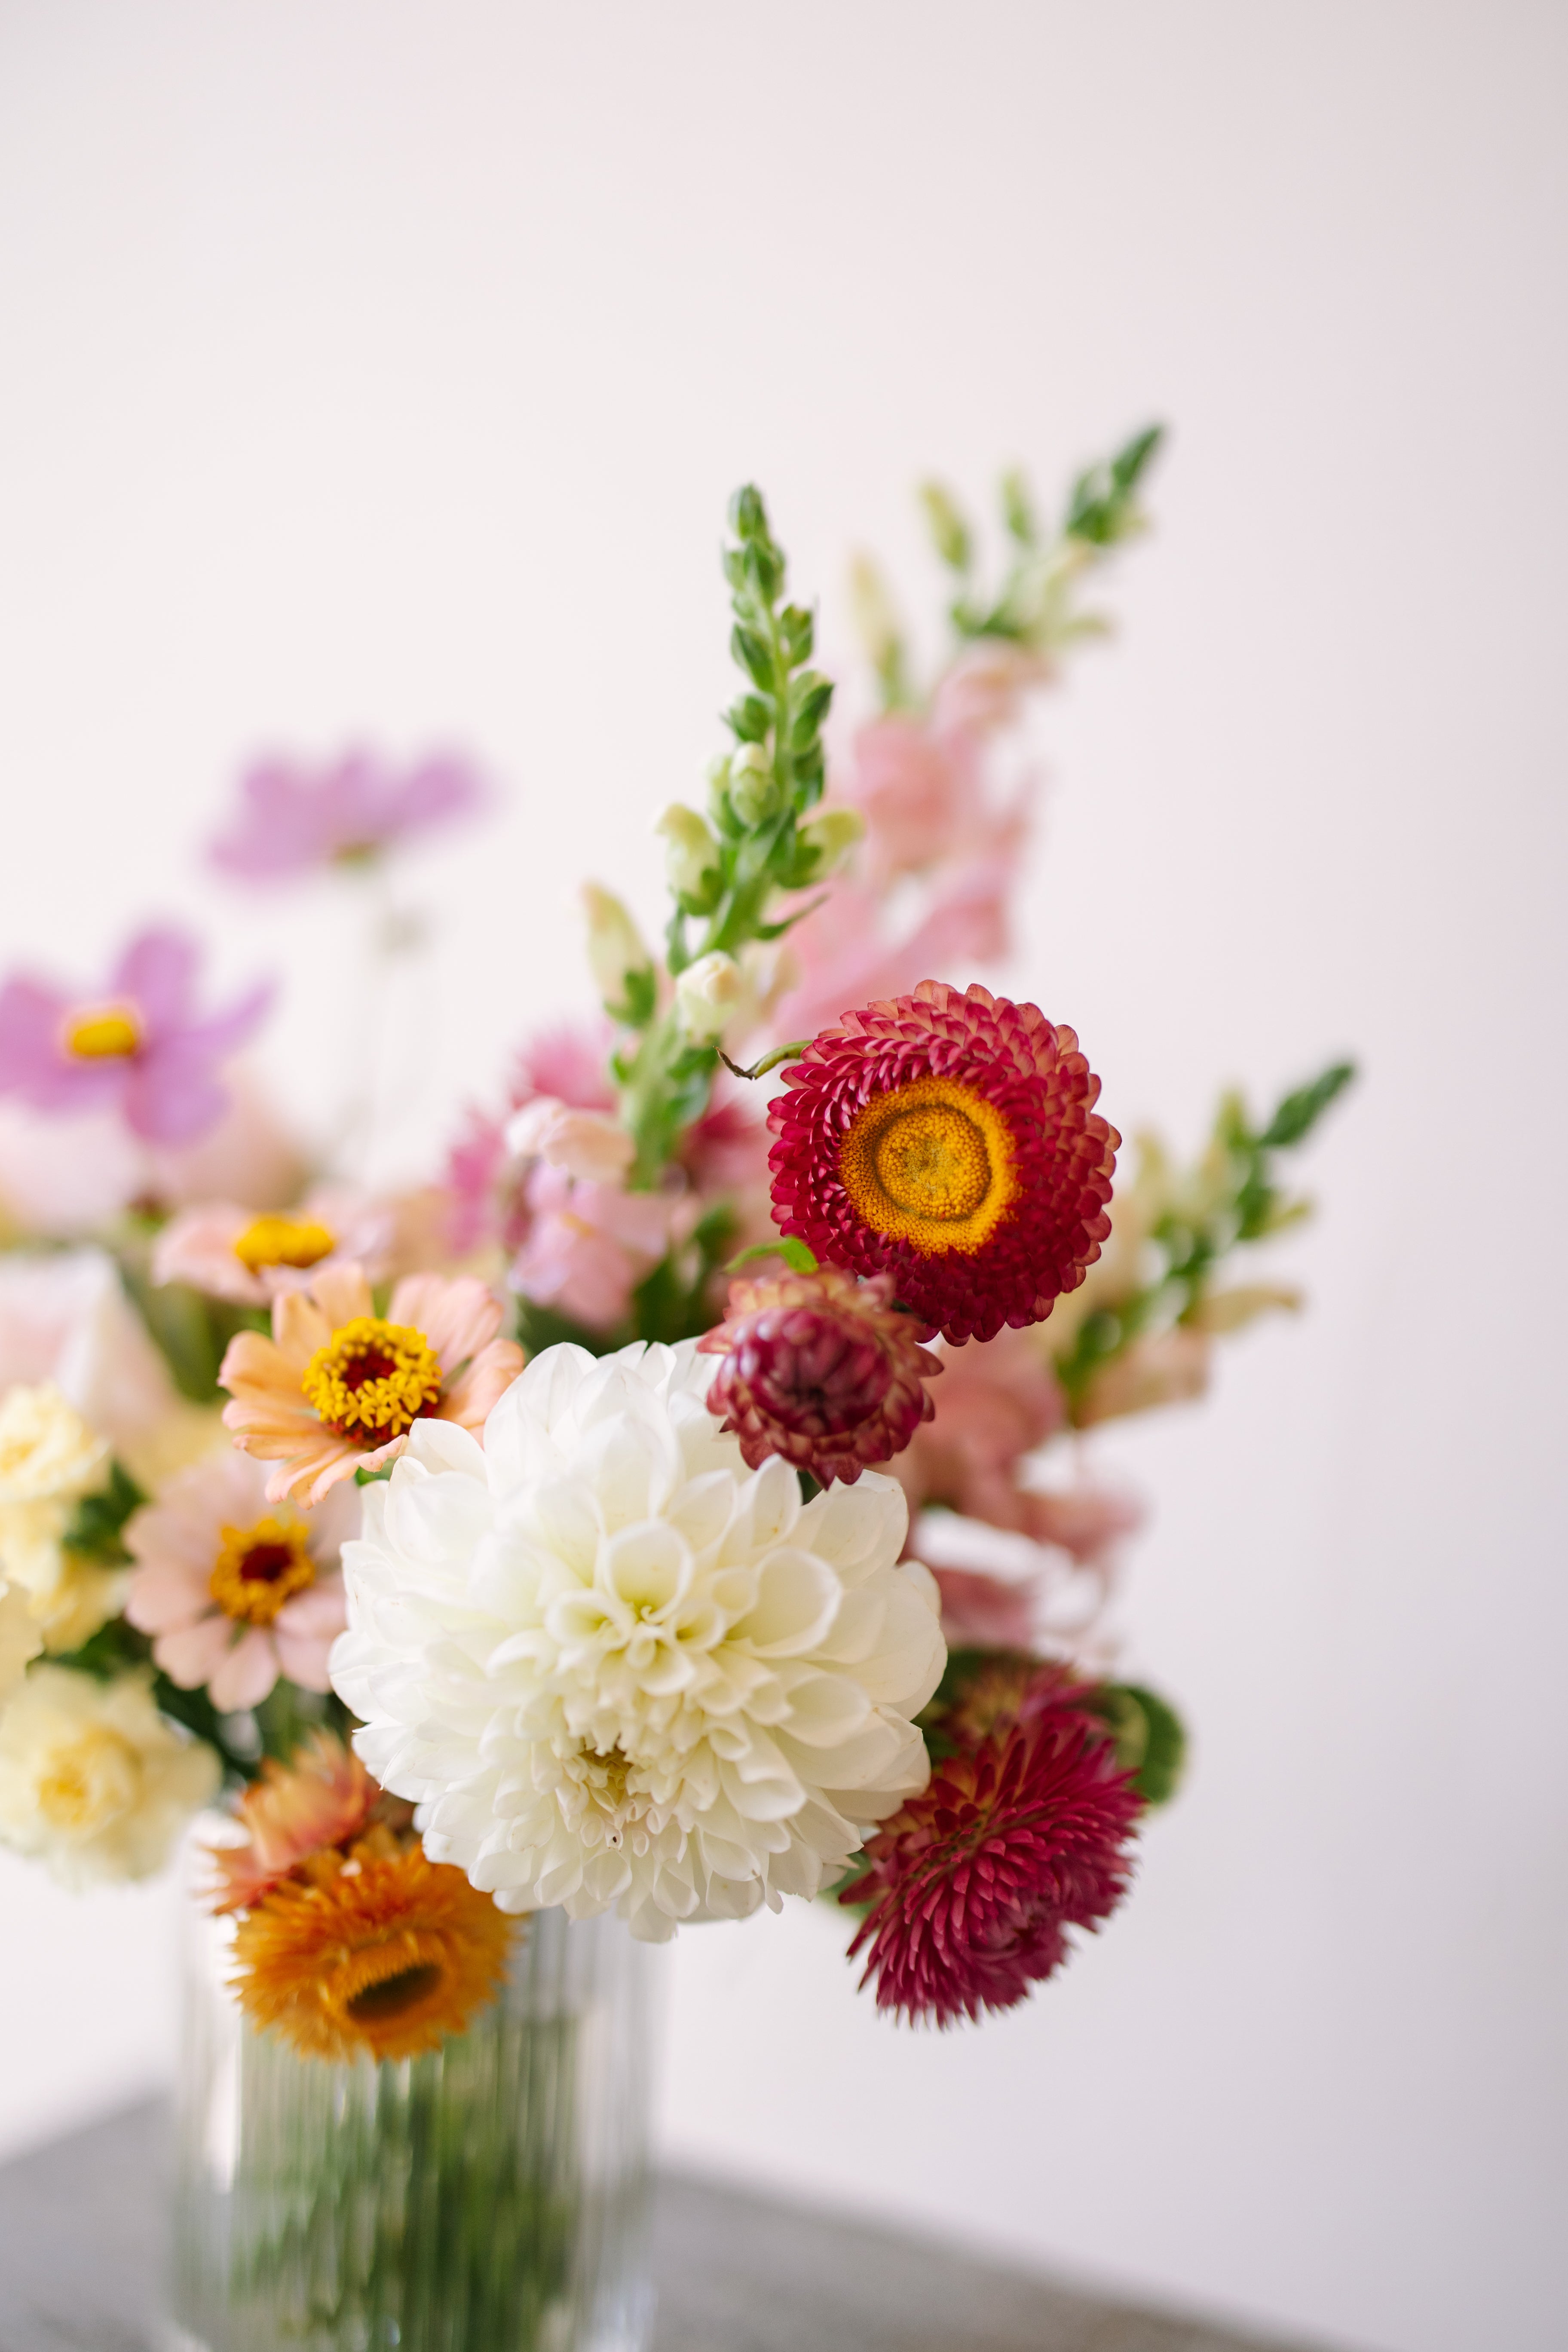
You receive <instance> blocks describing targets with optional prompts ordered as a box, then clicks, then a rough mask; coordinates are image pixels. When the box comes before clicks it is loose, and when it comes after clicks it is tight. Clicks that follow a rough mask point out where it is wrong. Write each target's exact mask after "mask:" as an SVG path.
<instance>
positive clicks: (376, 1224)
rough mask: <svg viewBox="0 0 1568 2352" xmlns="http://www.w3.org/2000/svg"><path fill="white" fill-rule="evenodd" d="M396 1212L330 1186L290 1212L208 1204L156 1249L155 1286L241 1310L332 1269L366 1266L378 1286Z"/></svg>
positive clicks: (386, 1268) (168, 1228)
mask: <svg viewBox="0 0 1568 2352" xmlns="http://www.w3.org/2000/svg"><path fill="white" fill-rule="evenodd" d="M396 1235H397V1213H396V1209H395V1205H394V1203H393V1202H390V1201H377V1200H374V1199H372V1198H371V1197H370V1196H369V1195H368V1194H367V1193H363V1192H354V1191H353V1190H352V1189H351V1188H350V1187H348V1186H347V1185H333V1184H325V1185H321V1186H318V1187H317V1189H316V1190H315V1191H314V1192H310V1193H308V1194H307V1195H306V1197H305V1199H304V1200H303V1201H301V1202H300V1204H299V1206H298V1207H297V1208H293V1209H290V1210H289V1211H288V1212H287V1213H279V1212H277V1211H270V1210H269V1211H267V1212H265V1213H263V1214H262V1215H260V1216H258V1215H257V1213H256V1212H255V1210H254V1209H247V1208H241V1207H240V1206H239V1205H238V1204H237V1202H233V1201H208V1202H204V1203H203V1204H202V1206H200V1207H199V1208H195V1209H186V1210H184V1212H183V1213H181V1214H180V1215H179V1216H177V1217H173V1218H171V1219H170V1221H169V1223H167V1224H166V1225H165V1226H164V1228H163V1232H162V1233H161V1234H159V1236H158V1239H157V1241H156V1243H155V1244H154V1245H153V1281H154V1282H155V1283H165V1282H184V1283H188V1284H189V1285H190V1286H191V1288H192V1289H193V1290H205V1292H206V1293H207V1295H208V1296H209V1297H213V1298H227V1299H230V1300H232V1301H233V1303H234V1304H235V1305H236V1306H237V1307H267V1306H269V1305H270V1303H271V1301H272V1300H273V1299H274V1298H276V1297H277V1296H278V1294H279V1291H282V1290H305V1289H308V1288H309V1286H310V1283H311V1281H312V1280H313V1279H314V1277H315V1276H316V1274H317V1273H318V1272H319V1271H320V1270H321V1268H322V1267H325V1266H330V1265H350V1264H353V1263H355V1262H357V1263H358V1264H359V1265H363V1268H364V1271H365V1274H366V1276H367V1277H368V1278H369V1280H370V1281H372V1282H383V1281H384V1280H385V1279H386V1276H387V1275H388V1273H389V1272H390V1270H391V1265H392V1258H393V1252H394V1248H395V1242H396Z"/></svg>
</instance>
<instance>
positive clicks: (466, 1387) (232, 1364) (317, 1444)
mask: <svg viewBox="0 0 1568 2352" xmlns="http://www.w3.org/2000/svg"><path fill="white" fill-rule="evenodd" d="M502 1312H503V1309H502V1307H501V1304H500V1300H499V1299H498V1298H496V1297H493V1296H492V1295H491V1293H490V1292H489V1290H488V1289H487V1288H486V1286H485V1285H484V1284H483V1283H482V1282H479V1281H476V1280H475V1279H474V1277H473V1276H471V1275H469V1276H462V1277H460V1278H459V1279H458V1280H457V1281H447V1279H445V1278H444V1277H443V1276H440V1275H436V1274H413V1275H409V1276H406V1277H405V1280H403V1281H402V1282H400V1283H399V1284H398V1286H397V1287H396V1289H395V1291H394V1292H393V1294H392V1298H391V1302H390V1304H389V1306H388V1308H387V1311H386V1313H385V1315H384V1316H381V1315H377V1313H376V1312H375V1302H374V1298H373V1297H372V1295H371V1287H370V1284H369V1282H368V1281H367V1280H366V1278H365V1275H364V1271H363V1267H361V1266H359V1265H334V1266H323V1267H322V1268H321V1272H320V1273H319V1274H317V1275H316V1276H314V1278H313V1279H312V1281H311V1282H310V1286H309V1287H308V1288H307V1289H303V1290H295V1291H288V1292H286V1293H285V1294H284V1295H283V1296H282V1297H279V1298H277V1299H275V1300H274V1301H273V1306H272V1337H271V1338H270V1339H266V1338H264V1337H263V1335H262V1334H261V1333H260V1332H258V1331H241V1332H240V1333H239V1334H238V1336H237V1338H236V1339H231V1340H230V1342H229V1346H228V1350H227V1353H226V1355H225V1357H224V1360H223V1365H222V1368H221V1370H220V1371H219V1373H218V1378H219V1380H220V1381H222V1382H223V1385H224V1387H225V1388H226V1389H227V1390H228V1391H229V1395H230V1398H231V1399H232V1402H230V1403H228V1404H226V1406H225V1407H224V1415H223V1417H224V1420H225V1422H226V1423H227V1425H228V1427H229V1428H230V1429H232V1430H233V1432H234V1434H235V1443H236V1444H237V1445H238V1446H240V1447H241V1448H242V1449H243V1450H244V1452H246V1453H247V1454H255V1455H257V1456H258V1459H260V1460H262V1461H264V1462H277V1463H279V1464H280V1465H282V1466H281V1467H280V1468H279V1469H278V1470H275V1471H274V1472H273V1474H272V1475H271V1477H270V1478H269V1479H268V1482H267V1493H268V1499H269V1500H270V1501H272V1502H282V1501H286V1500H287V1501H291V1502H296V1503H303V1504H311V1503H319V1502H320V1501H321V1496H323V1495H324V1494H325V1493H326V1491H327V1489H328V1487H329V1486H333V1485H335V1483H336V1482H337V1480H338V1479H340V1478H348V1477H352V1476H353V1473H354V1472H355V1471H356V1470H358V1469H360V1468H362V1467H363V1468H365V1469H375V1468H377V1467H379V1466H380V1465H382V1464H383V1463H387V1462H391V1461H392V1460H394V1459H395V1456H396V1455H397V1454H401V1453H402V1451H403V1449H404V1447H405V1444H407V1442H408V1433H409V1431H410V1429H412V1427H413V1426H414V1423H415V1422H416V1421H418V1420H421V1419H423V1418H425V1417H426V1415H434V1416H435V1417H436V1418H437V1420H440V1421H455V1422H457V1423H459V1424H460V1425H461V1426H462V1427H463V1428H465V1429H469V1430H472V1431H473V1432H474V1433H475V1435H476V1436H477V1435H478V1434H479V1432H480V1430H481V1429H482V1428H483V1426H484V1423H485V1420H486V1417H487V1415H488V1414H489V1411H490V1408H491V1406H492V1405H494V1404H495V1403H496V1402H497V1401H498V1400H499V1399H500V1396H501V1395H502V1394H503V1393H504V1392H505V1391H506V1390H507V1389H509V1388H510V1386H511V1383H512V1381H514V1380H515V1379H516V1378H517V1376H518V1374H519V1372H521V1370H522V1350H521V1348H520V1347H518V1346H517V1344H516V1342H515V1341H513V1340H510V1339H499V1338H498V1337H497V1333H498V1332H499V1331H500V1322H501V1315H502Z"/></svg>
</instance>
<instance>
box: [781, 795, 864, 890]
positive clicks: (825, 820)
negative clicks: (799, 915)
mask: <svg viewBox="0 0 1568 2352" xmlns="http://www.w3.org/2000/svg"><path fill="white" fill-rule="evenodd" d="M796 837H797V839H798V840H799V842H800V845H801V846H802V848H803V849H805V850H807V851H809V852H810V854H811V855H812V856H814V857H815V858H816V865H815V866H813V868H812V876H811V878H812V880H813V881H814V882H825V881H826V879H827V877H828V876H829V875H830V874H836V873H837V870H838V868H839V867H840V866H842V865H843V863H844V861H845V859H846V858H847V856H848V855H849V853H850V851H851V850H852V849H855V848H858V846H859V845H860V843H861V842H862V841H864V840H865V838H866V820H865V818H864V817H863V816H862V815H861V814H860V812H859V810H858V809H852V808H830V809H824V810H823V811H822V813H821V814H820V815H819V816H814V817H812V818H810V819H809V820H808V822H807V823H806V824H803V825H802V826H801V827H800V830H799V833H798V835H797V836H796Z"/></svg>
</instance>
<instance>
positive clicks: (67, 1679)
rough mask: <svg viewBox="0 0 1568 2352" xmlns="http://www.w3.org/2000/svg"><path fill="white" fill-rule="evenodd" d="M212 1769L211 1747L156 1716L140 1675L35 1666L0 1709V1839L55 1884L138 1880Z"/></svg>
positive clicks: (212, 1789)
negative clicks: (39, 1865) (108, 1676)
mask: <svg viewBox="0 0 1568 2352" xmlns="http://www.w3.org/2000/svg"><path fill="white" fill-rule="evenodd" d="M220 1778H221V1773H220V1769H219V1765H218V1759H217V1756H216V1752H215V1751H214V1750H213V1749H212V1748H209V1747H207V1746H206V1745H205V1742H204V1741H202V1740H199V1739H192V1738H188V1737H187V1736H186V1735H185V1734H184V1733H182V1732H179V1731H176V1730H175V1729H174V1727H173V1725H171V1724H169V1723H166V1722H165V1721H164V1719H163V1717H162V1716H161V1715H160V1714H159V1712H158V1710H157V1707H156V1706H154V1704H153V1693H152V1685H151V1677H150V1676H149V1675H146V1674H142V1673H136V1674H128V1675H119V1676H118V1677H117V1678H116V1679H115V1680H114V1681H113V1682H109V1683H103V1682H100V1681H98V1680H97V1678H96V1677H95V1676H93V1675H83V1674H73V1673H72V1672H71V1671H70V1670H69V1669H68V1668H67V1667H63V1666H38V1667H35V1669H34V1671H33V1672H32V1673H31V1674H30V1675H28V1676H27V1679H26V1682H25V1683H24V1684H23V1685H22V1687H21V1689H20V1690H19V1691H18V1692H17V1693H16V1696H15V1697H14V1698H13V1699H12V1701H11V1703H10V1705H9V1706H7V1707H6V1708H5V1713H4V1714H3V1715H0V1842H3V1843H5V1844H6V1845H9V1846H11V1847H13V1848H15V1850H16V1852H17V1853H24V1854H28V1855H31V1856H34V1857H36V1858H37V1859H38V1860H41V1861H43V1862H45V1863H47V1865H48V1867H49V1869H50V1870H51V1871H52V1872H53V1874H54V1875H55V1876H56V1877H57V1878H58V1879H59V1880H60V1881H61V1882H62V1884H63V1885H67V1886H71V1887H83V1886H89V1885H98V1884H101V1883H103V1882H105V1881H113V1880H123V1879H131V1878H149V1877H151V1876H152V1875H153V1873H154V1872H155V1871H157V1870H161V1869H162V1868H163V1864H164V1863H165V1862H166V1861H167V1859H168V1857H169V1854H170V1852H171V1850H172V1849H173V1846H174V1842H175V1840H176V1839H177V1837H178V1836H179V1834H180V1832H181V1831H182V1830H183V1829H184V1826H185V1823H186V1822H188V1821H189V1820H190V1819H191V1817H192V1815H193V1814H195V1813H196V1812H198V1811H200V1809H201V1808H202V1806H203V1805H205V1804H206V1803H208V1802H210V1801H211V1800H212V1798H213V1797H214V1796H216V1793H217V1787H218V1782H219V1780H220Z"/></svg>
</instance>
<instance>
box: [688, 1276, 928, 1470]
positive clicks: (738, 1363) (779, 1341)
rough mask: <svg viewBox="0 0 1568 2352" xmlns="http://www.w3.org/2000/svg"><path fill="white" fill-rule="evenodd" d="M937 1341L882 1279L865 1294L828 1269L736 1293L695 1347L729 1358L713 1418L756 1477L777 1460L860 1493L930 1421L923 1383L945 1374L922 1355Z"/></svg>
mask: <svg viewBox="0 0 1568 2352" xmlns="http://www.w3.org/2000/svg"><path fill="white" fill-rule="evenodd" d="M930 1337H931V1333H930V1332H929V1331H928V1330H927V1329H926V1328H925V1326H924V1325H923V1324H921V1323H917V1322H915V1320H914V1319H913V1318H912V1317H911V1316H908V1315H900V1312H899V1310H898V1308H897V1307H895V1306H894V1305H893V1286H892V1282H891V1279H890V1278H889V1276H887V1275H885V1274H883V1275H875V1276H873V1277H872V1279H871V1280H870V1281H869V1282H857V1281H856V1279H855V1277H854V1276H853V1275H848V1274H843V1273H841V1272H840V1271H839V1269H838V1268H837V1266H833V1265H826V1266H821V1267H819V1268H818V1270H817V1271H816V1273H815V1274H784V1275H773V1276H768V1277H767V1278H766V1279H765V1280H763V1281H759V1282H733V1283H731V1286H730V1304H729V1307H728V1310H727V1312H726V1314H725V1317H724V1320H723V1321H722V1323H721V1324H719V1325H718V1326H717V1327H716V1328H714V1329H713V1330H711V1331H710V1332H709V1333H708V1334H707V1336H706V1337H705V1338H704V1339H701V1340H700V1341H699V1343H698V1344H699V1347H700V1349H701V1351H702V1352H703V1353H705V1354H707V1355H710V1356H721V1357H722V1358H723V1361H722V1362H721V1365H720V1367H719V1369H718V1370H717V1371H716V1372H715V1373H714V1375H713V1385H712V1387H711V1388H710V1390H709V1391H708V1409H709V1411H710V1412H716V1413H719V1414H721V1415H722V1416H724V1427H725V1428H726V1429H727V1430H731V1431H732V1432H733V1433H734V1434H735V1435H736V1436H737V1437H738V1438H739V1439H740V1441H741V1451H742V1454H744V1455H745V1457H746V1461H747V1464H748V1465H749V1466H750V1467H751V1468H752V1469H753V1470H759V1469H761V1467H762V1465H763V1463H764V1462H765V1461H766V1460H767V1458H768V1456H769V1454H781V1455H782V1456H783V1457H784V1460H785V1461H786V1462H793V1463H794V1464H795V1467H796V1469H797V1470H808V1471H809V1472H810V1473H811V1475H812V1476H813V1477H814V1478H815V1479H816V1480H817V1482H818V1483H819V1485H821V1486H830V1485H831V1484H832V1482H833V1480H834V1479H835V1478H842V1479H843V1480H844V1482H845V1484H846V1485H847V1486H853V1485H854V1483H855V1481H856V1479H857V1478H858V1476H859V1475H860V1473H861V1471H862V1470H863V1469H864V1468H865V1466H866V1465H867V1464H868V1462H887V1461H889V1460H890V1458H891V1457H892V1455H893V1454H897V1453H898V1452H899V1451H900V1448H901V1447H903V1446H905V1445H907V1444H909V1442H910V1438H911V1437H912V1436H913V1434H914V1433H915V1431H916V1430H917V1429H918V1428H919V1427H920V1424H921V1422H922V1421H924V1420H928V1419H929V1418H930V1416H931V1396H930V1394H929V1392H928V1391H927V1390H926V1388H925V1386H924V1383H925V1382H926V1381H929V1380H934V1379H935V1377H936V1375H937V1373H938V1372H940V1371H941V1370H942V1366H941V1364H940V1363H939V1362H938V1360H937V1359H936V1357H935V1356H933V1355H932V1354H931V1350H930V1349H929V1348H922V1347H921V1344H920V1343H921V1340H922V1339H930Z"/></svg>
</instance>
